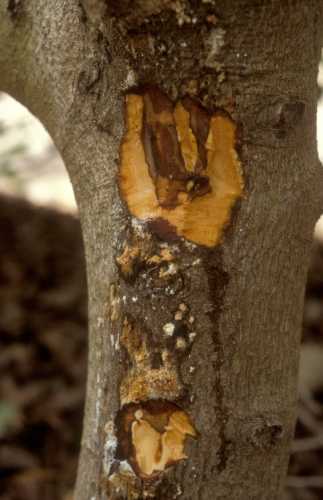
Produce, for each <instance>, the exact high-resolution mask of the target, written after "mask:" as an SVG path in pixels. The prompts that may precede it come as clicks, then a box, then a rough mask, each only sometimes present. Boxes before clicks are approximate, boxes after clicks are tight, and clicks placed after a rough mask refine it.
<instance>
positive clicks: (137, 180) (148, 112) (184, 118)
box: [119, 88, 243, 247]
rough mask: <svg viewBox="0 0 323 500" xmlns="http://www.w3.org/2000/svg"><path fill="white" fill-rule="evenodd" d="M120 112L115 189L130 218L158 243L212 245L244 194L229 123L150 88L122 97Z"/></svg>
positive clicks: (222, 116)
mask: <svg viewBox="0 0 323 500" xmlns="http://www.w3.org/2000/svg"><path fill="white" fill-rule="evenodd" d="M125 111H126V132H125V136H124V139H123V142H122V145H121V165H120V172H119V187H120V192H121V196H122V198H123V199H124V200H125V201H126V203H127V206H128V209H129V211H130V213H131V214H132V215H133V216H135V217H137V218H138V219H140V220H142V221H144V222H147V223H148V225H149V227H150V229H151V230H152V231H153V232H155V233H157V234H158V236H160V237H162V238H163V239H166V240H168V239H169V235H172V239H174V236H176V237H184V238H185V239H187V240H189V241H192V242H194V243H197V244H200V245H204V246H208V247H211V246H214V245H216V244H218V243H219V241H220V238H221V235H222V232H223V228H224V227H225V226H226V225H227V224H228V222H229V220H230V214H231V210H232V207H233V205H234V203H235V202H236V200H237V199H238V198H240V197H241V195H242V190H243V178H242V173H241V167H240V162H239V160H238V155H237V152H236V149H235V142H236V125H235V123H234V122H233V121H232V120H231V119H230V118H229V117H228V116H226V115H225V114H223V113H215V114H213V115H210V114H209V113H208V112H207V111H206V110H205V109H203V108H202V107H201V106H200V105H198V104H197V103H195V102H194V101H193V100H192V99H190V98H188V97H186V98H184V99H183V100H182V101H179V102H177V103H176V105H174V104H173V103H172V101H171V100H170V99H169V98H168V97H167V96H166V95H165V94H163V93H162V92H161V91H160V90H158V89H156V88H148V89H147V88H146V89H145V90H144V91H143V92H142V93H131V94H128V95H127V96H126V107H125ZM165 228H167V230H164V229H165Z"/></svg>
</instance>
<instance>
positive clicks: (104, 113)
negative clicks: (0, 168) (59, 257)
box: [0, 0, 322, 500]
mask: <svg viewBox="0 0 323 500" xmlns="http://www.w3.org/2000/svg"><path fill="white" fill-rule="evenodd" d="M96 5H97V6H98V9H96ZM321 10H322V7H321V2H320V1H319V0H308V1H306V2H303V1H302V0H295V1H293V2H291V1H286V2H281V0H267V1H256V0H237V1H235V2H232V1H231V0H218V1H216V2H214V1H212V0H204V1H202V2H197V1H193V0H191V1H188V0H177V1H172V0H136V1H135V2H129V1H126V0H119V1H118V2H114V1H111V2H103V1H101V2H97V4H96V3H95V2H93V1H90V0H87V1H84V2H77V1H76V0H73V1H69V2H64V1H63V0H59V1H56V2H47V1H45V0H30V1H28V2H27V1H26V0H20V1H18V0H16V1H11V0H10V1H9V2H8V1H7V0H1V1H0V42H1V50H0V66H1V69H2V71H1V77H0V87H1V90H3V91H5V92H8V93H9V94H11V95H12V96H14V97H16V98H17V99H18V100H20V102H22V103H23V104H25V105H26V106H27V107H28V108H29V109H30V110H31V112H33V113H34V114H35V115H36V116H38V117H39V118H40V119H41V121H42V122H43V123H44V125H45V126H46V127H47V128H48V130H49V132H50V134H51V136H52V138H53V140H54V141H55V143H56V145H57V147H58V149H59V150H60V152H61V154H62V157H63V159H64V161H65V163H66V166H67V169H68V171H69V174H70V177H71V179H72V182H73V186H74V189H75V194H76V198H77V201H78V206H79V210H80V217H81V223H82V228H83V236H84V242H85V252H86V259H87V272H88V285H89V311H90V352H89V373H88V387H87V404H86V412H85V423H84V436H83V445H82V454H81V459H80V466H79V475H78V482H77V488H76V498H77V500H85V499H86V500H90V499H91V500H94V499H96V500H98V499H104V498H109V499H111V500H116V499H122V498H125V499H139V498H146V497H149V496H150V497H152V498H156V499H163V500H167V499H171V498H179V497H180V498H183V499H192V500H207V499H208V500H210V499H221V500H225V499H228V500H229V499H230V500H232V499H237V500H238V499H239V500H242V499H243V500H244V499H255V500H259V499H261V500H267V499H268V500H273V499H276V498H279V496H280V494H281V491H282V486H283V482H284V476H285V472H286V467H287V462H288V447H289V443H290V439H291V437H292V434H293V426H294V412H295V389H296V372H297V362H298V346H299V337H300V324H301V317H302V303H303V294H304V284H305V277H306V271H307V265H308V255H309V250H310V246H311V237H312V230H313V224H314V222H315V220H316V219H317V217H318V215H319V213H320V211H321V206H320V198H319V191H320V190H321V188H322V178H321V173H320V170H319V166H318V160H317V155H316V139H315V111H316V74H317V63H318V58H319V49H320V44H321V38H322V37H321V33H322V12H321ZM152 87H153V88H154V89H155V88H157V89H158V92H162V93H163V95H165V96H167V98H168V99H169V100H170V101H171V102H172V103H173V105H175V103H177V102H179V100H181V99H185V98H187V97H190V99H191V100H192V101H193V102H194V103H195V104H196V105H198V106H199V109H203V110H205V112H207V113H208V114H209V116H210V117H212V116H215V115H216V116H218V115H217V113H219V114H220V115H221V116H226V117H228V119H230V120H231V121H233V123H235V124H236V126H237V127H238V130H239V137H238V139H239V141H238V156H239V161H240V164H241V169H242V175H243V179H244V192H243V197H242V198H241V199H240V200H239V201H238V202H236V203H235V206H234V210H233V212H231V213H230V216H229V221H228V223H227V225H226V228H225V229H224V233H223V235H222V240H221V242H220V244H217V245H216V246H212V247H208V246H203V245H199V244H194V243H192V242H190V241H188V240H185V239H184V238H179V237H178V234H176V231H175V235H174V228H173V227H171V228H169V227H168V226H167V224H164V223H163V219H161V220H157V221H156V220H155V221H153V222H154V223H153V224H146V223H145V222H144V221H140V220H139V221H138V220H136V219H135V218H134V217H132V214H131V213H130V210H129V209H128V204H127V200H124V199H121V196H120V192H121V190H120V191H119V186H118V184H119V181H120V177H119V176H118V173H119V168H120V162H121V158H120V146H121V143H122V141H123V140H124V134H125V120H124V106H125V100H126V95H127V94H131V93H134V92H135V93H136V92H137V93H138V92H139V93H140V92H142V89H144V88H152ZM147 109H148V108H147ZM146 113H147V111H146ZM210 119H211V118H210ZM158 120H161V121H160V123H162V125H161V126H159V125H158V123H157V122H158ZM158 120H157V121H155V122H152V123H151V128H152V130H153V132H151V134H152V135H150V136H149V137H150V138H151V137H153V139H149V140H151V141H153V144H159V145H160V144H165V141H166V142H167V141H168V142H167V144H168V143H169V140H168V139H167V140H166V139H165V137H166V135H167V136H171V135H172V134H173V132H174V129H172V127H173V125H172V124H169V123H168V122H167V123H168V125H167V126H166V129H167V130H166V132H165V131H161V129H163V127H164V126H165V125H164V122H163V120H162V119H161V118H160V119H159V118H158ZM197 129H198V125H196V124H195V125H194V124H193V121H192V119H191V130H192V131H193V132H194V131H195V132H196V130H197ZM163 130H164V129H163ZM172 131H173V132H172ZM165 134H166V135H165ZM173 135H174V134H173ZM195 135H196V133H195ZM154 141H155V142H154ZM158 141H160V142H158ZM192 141H193V139H192ZM147 144H148V145H149V141H148V143H147V142H146V150H145V151H146V157H147V158H148V157H149V155H148V154H147V147H148V146H147ZM172 144H173V146H172V147H173V150H172V151H174V150H175V149H174V148H175V146H174V143H173V142H172ZM197 144H198V148H199V150H201V148H202V147H206V148H207V146H206V145H205V143H204V142H203V141H202V140H201V137H200V138H197ZM203 144H204V146H203ZM156 147H157V146H154V148H155V150H156ZM163 147H164V146H163ZM163 147H161V149H160V150H159V151H168V150H169V148H168V146H167V147H166V146H165V148H164V149H163ZM167 148H168V149H167ZM152 149H153V148H152ZM159 154H160V153H158V155H159ZM167 154H168V153H167V152H165V153H164V155H165V156H167ZM169 154H170V153H169ZM172 154H175V153H172ZM158 155H157V156H158ZM157 156H156V153H155V157H154V161H157V159H158V158H159V157H158V158H157ZM177 156H178V155H177ZM158 161H160V158H159V160H158ZM200 161H202V160H201V157H200ZM166 163H167V162H166ZM166 163H165V164H166ZM159 171H160V170H159ZM195 173H196V172H195ZM185 175H186V174H185ZM185 179H186V177H185ZM182 180H183V178H182V177H181V182H182ZM188 180H189V179H188ZM193 180H194V182H195V178H194V179H193ZM181 189H182V188H181ZM181 189H179V192H182V191H181ZM204 194H205V193H203V195H204ZM199 195H201V194H199ZM205 195H206V194H205ZM214 217H216V214H214ZM171 264H172V266H171ZM128 404H129V405H128ZM127 405H128V406H127ZM174 405H176V407H175V406H174ZM175 408H176V409H177V410H176V411H177V412H178V413H177V414H176V415H177V416H181V418H182V417H183V414H184V417H183V418H182V420H181V425H182V423H183V421H185V422H186V427H185V425H184V427H185V429H186V430H185V432H184V430H183V429H184V427H183V426H182V427H181V430H180V431H179V430H178V429H177V431H176V432H178V433H179V434H180V438H181V439H182V436H184V435H185V436H186V434H188V435H189V429H190V428H189V425H191V426H193V428H194V432H193V431H191V435H193V434H194V433H195V430H196V431H197V436H195V437H193V438H190V437H188V438H187V439H185V453H186V455H187V457H188V458H187V459H180V457H181V453H182V451H181V447H180V446H181V445H180V442H182V441H181V440H180V439H179V440H178V441H177V445H178V447H177V449H176V450H177V451H176V453H175V455H176V459H175V458H174V457H173V458H174V460H173V462H174V463H173V464H171V465H169V466H167V468H166V470H164V471H159V472H158V473H157V472H156V473H155V474H153V475H151V476H149V475H148V476H149V477H147V475H146V476H145V474H143V471H142V469H140V467H139V466H138V460H136V452H137V451H138V449H139V448H137V447H136V443H137V440H138V439H139V438H138V436H139V435H140V429H141V428H142V426H146V427H145V428H146V429H148V427H147V426H148V425H151V426H152V427H153V428H154V429H155V430H154V431H150V430H149V432H151V434H152V435H154V436H157V437H156V439H161V437H160V436H162V435H163V436H164V438H165V435H166V434H167V432H168V433H175V434H176V432H175V430H174V428H175V423H174V422H175V420H176V422H177V423H178V419H177V417H176V419H175V417H174V412H175ZM171 415H173V417H172V416H171ZM147 419H148V420H149V419H150V420H149V422H150V423H147ZM158 419H159V421H158V422H157V420H158ZM171 419H173V420H171ZM187 419H188V420H187ZM165 422H166V424H165ZM167 422H168V430H167V432H166V430H165V429H166V427H167ZM185 422H184V423H185ZM188 422H189V423H188ZM177 423H176V425H177ZM165 425H166V427H165ZM156 427H158V429H159V430H158V432H159V434H158V435H157V434H156V432H157V431H156ZM177 427H178V426H177ZM163 433H164V434H163ZM177 437H178V434H177ZM165 439H166V438H165ZM178 443H179V444H178ZM137 458H138V457H137ZM128 464H131V466H132V468H133V469H134V471H135V472H132V470H131V469H130V467H129V465H128ZM145 470H148V469H145Z"/></svg>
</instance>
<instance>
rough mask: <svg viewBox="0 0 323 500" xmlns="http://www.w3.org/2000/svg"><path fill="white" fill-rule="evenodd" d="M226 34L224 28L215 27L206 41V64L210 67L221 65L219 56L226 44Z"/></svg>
mask: <svg viewBox="0 0 323 500" xmlns="http://www.w3.org/2000/svg"><path fill="white" fill-rule="evenodd" d="M224 35H225V31H224V30H223V29H222V28H214V29H213V30H211V32H210V34H209V36H208V38H207V39H206V41H205V48H206V51H207V56H206V60H205V66H207V67H208V68H216V67H217V66H218V65H219V62H218V61H217V56H218V55H219V53H220V51H221V49H222V47H223V46H224V43H225V42H224Z"/></svg>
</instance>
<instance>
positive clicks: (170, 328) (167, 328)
mask: <svg viewBox="0 0 323 500" xmlns="http://www.w3.org/2000/svg"><path fill="white" fill-rule="evenodd" d="M163 331H164V333H165V335H167V336H168V337H171V336H172V335H173V333H174V331H175V325H174V323H166V324H165V325H164V326H163Z"/></svg>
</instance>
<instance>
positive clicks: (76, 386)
mask: <svg viewBox="0 0 323 500" xmlns="http://www.w3.org/2000/svg"><path fill="white" fill-rule="evenodd" d="M318 85H319V89H321V91H320V93H319V98H318V113H317V130H318V132H317V138H318V152H319V156H320V159H321V161H322V162H323V63H321V65H320V69H319V76H318ZM322 198H323V193H322ZM86 347H87V290H86V278H85V263H84V256H83V246H82V238H81V232H80V226H79V222H78V218H77V208H76V204H75V200H74V196H73V191H72V187H71V184H70V181H69V179H68V176H67V173H66V170H65V167H64V164H63V162H62V160H61V159H60V156H59V154H58V152H57V150H56V149H55V147H54V145H53V143H52V141H51V139H50V137H49V136H48V134H47V133H46V131H45V130H44V128H43V127H42V125H41V124H40V123H39V122H38V121H37V120H36V119H35V118H34V117H33V116H32V115H31V114H30V113H29V112H28V111H27V110H26V109H25V108H24V107H23V106H21V105H20V104H18V103H17V102H16V101H14V100H13V99H11V98H10V97H8V96H6V95H4V94H0V500H71V499H72V488H73V483H74V479H75V473H76V466H77V457H78V452H79V442H80V437H81V425H82V415H83V402H84V387H85V378H86ZM285 497H286V500H318V499H323V217H322V218H321V219H320V220H319V221H318V223H317V225H316V228H315V232H314V242H313V251H312V262H311V267H310V271H309V275H308V283H307V290H306V299H305V311H304V321H303V344H302V350H301V360H300V375H299V405H298V420H297V426H296V433H295V439H294V442H293V446H292V450H291V459H290V466H289V474H288V478H287V487H286V495H285Z"/></svg>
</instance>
